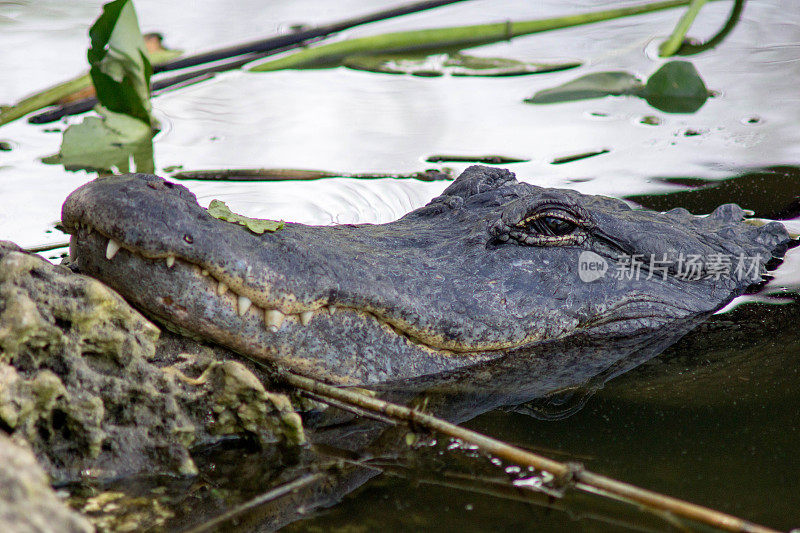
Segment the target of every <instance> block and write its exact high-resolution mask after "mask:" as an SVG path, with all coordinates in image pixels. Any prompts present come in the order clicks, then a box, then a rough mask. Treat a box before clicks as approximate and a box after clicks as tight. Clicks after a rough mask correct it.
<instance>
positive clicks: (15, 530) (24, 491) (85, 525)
mask: <svg viewBox="0 0 800 533" xmlns="http://www.w3.org/2000/svg"><path fill="white" fill-rule="evenodd" d="M0 524H2V529H3V531H4V532H5V533H27V532H30V533H33V532H45V531H47V532H50V531H59V532H62V533H84V532H89V531H94V528H93V527H92V525H91V524H90V523H89V522H88V521H87V520H86V519H85V518H83V517H82V516H81V515H79V514H78V513H77V512H75V511H73V510H72V509H70V508H69V507H67V505H66V504H65V503H64V502H62V501H61V500H60V499H59V498H58V496H57V495H56V493H55V492H54V491H53V489H52V488H50V484H49V480H48V479H47V475H46V474H45V473H44V471H43V470H42V468H41V467H40V466H39V464H38V463H37V462H36V457H35V456H34V455H33V452H32V451H31V450H30V449H29V448H28V447H26V446H22V445H20V444H17V443H15V442H13V441H12V440H11V439H10V438H8V437H7V436H5V435H4V434H3V433H2V432H0Z"/></svg>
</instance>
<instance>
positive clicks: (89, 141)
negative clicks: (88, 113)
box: [42, 106, 155, 172]
mask: <svg viewBox="0 0 800 533" xmlns="http://www.w3.org/2000/svg"><path fill="white" fill-rule="evenodd" d="M96 109H97V112H98V113H99V115H100V116H99V117H86V118H84V119H83V122H81V123H80V124H73V125H72V126H70V127H68V128H67V130H66V131H65V132H64V136H63V138H62V139H61V148H60V150H59V152H58V154H56V155H53V156H50V157H45V158H44V159H42V161H43V162H44V163H46V164H49V165H64V168H65V169H66V170H93V171H107V172H113V171H118V172H130V171H132V170H134V167H135V170H136V171H138V172H153V171H154V170H155V165H154V162H153V142H152V129H151V128H150V126H149V125H148V124H145V123H144V122H142V121H141V120H139V119H136V118H133V117H130V116H128V115H124V114H122V113H114V112H113V111H109V110H108V109H105V108H103V107H100V106H98V107H97V108H96ZM131 161H132V162H133V163H134V165H131Z"/></svg>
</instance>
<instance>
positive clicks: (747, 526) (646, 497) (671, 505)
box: [283, 373, 775, 533]
mask: <svg viewBox="0 0 800 533" xmlns="http://www.w3.org/2000/svg"><path fill="white" fill-rule="evenodd" d="M283 378H284V379H285V380H286V382H287V383H289V384H290V385H292V386H294V387H297V388H298V389H301V390H304V391H308V392H311V393H313V394H316V395H318V396H321V397H323V398H332V399H333V400H336V401H338V402H341V403H345V404H348V405H354V406H356V407H358V408H360V409H365V410H369V411H373V412H377V413H380V414H381V415H383V416H386V417H389V418H392V419H396V420H400V421H403V422H406V423H408V424H409V425H411V426H412V427H414V426H416V427H424V428H426V429H428V430H431V431H437V432H439V433H442V434H445V435H448V436H450V437H452V438H456V439H460V440H462V441H464V442H469V443H471V444H474V445H476V446H478V447H479V448H480V450H481V451H483V452H484V453H487V454H491V455H493V456H496V457H499V458H502V459H504V460H506V461H509V462H512V463H514V464H518V465H524V466H532V467H534V468H536V469H537V470H544V471H546V472H550V473H551V474H553V475H554V476H555V477H556V479H557V480H559V481H560V483H561V484H562V486H563V487H564V488H568V487H570V486H573V487H575V488H577V489H579V490H583V491H586V492H592V493H596V494H600V495H604V496H608V497H612V498H617V499H622V500H625V501H629V502H634V503H637V504H640V505H642V506H644V507H646V508H649V509H653V510H657V511H662V512H669V513H672V514H674V515H676V516H679V517H682V518H688V519H691V520H695V521H697V522H701V523H704V524H707V525H710V526H713V527H716V528H719V529H723V530H726V531H735V532H748V533H775V530H773V529H770V528H767V527H764V526H760V525H758V524H754V523H752V522H748V521H746V520H742V519H741V518H737V517H735V516H731V515H728V514H725V513H722V512H720V511H715V510H713V509H709V508H707V507H703V506H700V505H696V504H693V503H690V502H687V501H683V500H680V499H677V498H673V497H671V496H666V495H664V494H659V493H657V492H653V491H650V490H646V489H642V488H639V487H636V486H634V485H630V484H628V483H623V482H621V481H617V480H615V479H612V478H609V477H606V476H603V475H600V474H595V473H594V472H590V471H588V470H585V469H583V468H582V467H581V466H580V465H576V464H570V463H562V462H559V461H554V460H552V459H549V458H547V457H543V456H541V455H538V454H535V453H532V452H529V451H526V450H523V449H521V448H518V447H516V446H511V445H510V444H506V443H505V442H502V441H499V440H497V439H493V438H491V437H488V436H486V435H483V434H481V433H477V432H475V431H471V430H469V429H466V428H463V427H461V426H457V425H455V424H451V423H450V422H447V421H445V420H442V419H440V418H437V417H435V416H432V415H429V414H426V413H423V412H421V411H419V410H417V409H412V408H409V407H405V406H402V405H397V404H393V403H390V402H387V401H384V400H380V399H378V398H373V397H370V396H366V395H364V394H361V393H359V392H356V391H353V390H348V389H342V388H339V387H334V386H332V385H327V384H325V383H322V382H320V381H317V380H314V379H311V378H307V377H303V376H299V375H296V374H291V373H284V374H283Z"/></svg>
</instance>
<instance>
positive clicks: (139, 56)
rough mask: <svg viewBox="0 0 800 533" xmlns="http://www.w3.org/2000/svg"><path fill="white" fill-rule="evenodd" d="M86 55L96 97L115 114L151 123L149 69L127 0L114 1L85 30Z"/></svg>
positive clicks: (151, 69) (144, 47) (130, 5)
mask: <svg viewBox="0 0 800 533" xmlns="http://www.w3.org/2000/svg"><path fill="white" fill-rule="evenodd" d="M89 36H90V37H91V39H92V46H91V48H90V49H89V53H88V54H87V57H88V59H89V64H90V65H91V69H90V71H89V74H90V75H91V77H92V82H93V83H94V86H95V89H96V90H97V99H98V101H99V102H100V104H101V105H103V106H105V107H106V108H107V109H109V110H111V111H113V112H115V113H123V114H125V115H130V116H132V117H135V118H137V119H139V120H140V121H142V122H145V123H146V124H148V125H153V123H154V121H153V118H152V116H151V114H150V112H151V106H150V76H151V75H152V73H153V68H152V67H151V66H150V61H149V59H148V58H147V48H146V46H145V41H144V38H143V37H142V33H141V31H140V30H139V21H138V19H137V18H136V11H134V9H133V4H132V3H131V1H130V0H114V1H113V2H109V3H107V4H106V5H104V6H103V14H102V15H100V17H99V18H98V19H97V21H96V22H95V23H94V25H93V26H92V27H91V29H90V30H89Z"/></svg>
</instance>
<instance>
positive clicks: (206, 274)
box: [200, 268, 208, 276]
mask: <svg viewBox="0 0 800 533" xmlns="http://www.w3.org/2000/svg"><path fill="white" fill-rule="evenodd" d="M200 274H202V275H203V276H208V270H206V269H205V268H204V269H203V270H201V271H200Z"/></svg>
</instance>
